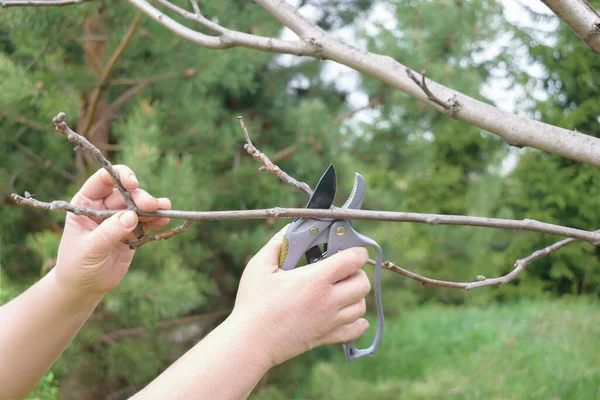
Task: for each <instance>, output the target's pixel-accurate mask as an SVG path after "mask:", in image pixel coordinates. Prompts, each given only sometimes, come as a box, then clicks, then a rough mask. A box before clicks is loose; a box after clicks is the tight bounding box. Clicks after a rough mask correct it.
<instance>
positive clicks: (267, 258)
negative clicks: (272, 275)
mask: <svg viewBox="0 0 600 400" xmlns="http://www.w3.org/2000/svg"><path fill="white" fill-rule="evenodd" d="M288 226H289V224H288V225H286V226H284V227H283V228H281V230H280V231H279V232H277V233H276V234H275V235H274V236H273V237H272V238H271V240H269V241H268V242H267V244H265V245H264V246H263V248H262V249H260V250H259V251H258V253H256V254H255V255H254V257H252V259H251V260H250V262H249V263H248V266H249V267H250V266H251V265H259V266H269V270H270V271H272V267H273V266H275V267H277V265H278V264H279V254H281V246H282V245H283V236H284V235H285V231H286V230H287V228H288ZM275 269H277V268H275Z"/></svg>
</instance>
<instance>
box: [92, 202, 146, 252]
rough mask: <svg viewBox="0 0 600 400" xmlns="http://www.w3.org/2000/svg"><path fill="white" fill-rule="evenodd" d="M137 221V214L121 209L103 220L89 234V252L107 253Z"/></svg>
mask: <svg viewBox="0 0 600 400" xmlns="http://www.w3.org/2000/svg"><path fill="white" fill-rule="evenodd" d="M137 222H138V217H137V214H136V213H134V212H133V211H123V212H120V213H117V214H115V215H113V216H112V217H110V218H108V219H107V220H105V221H103V222H102V223H101V224H100V225H99V226H98V227H97V228H96V229H94V230H93V231H92V233H91V234H90V237H89V240H90V248H89V250H90V252H91V253H94V254H96V255H98V254H100V255H102V254H107V253H108V252H109V251H110V250H111V249H112V248H113V247H114V246H115V245H117V244H118V243H119V242H120V241H121V240H123V239H125V238H126V237H127V235H129V234H130V233H131V232H132V231H133V230H134V229H135V227H136V225H137Z"/></svg>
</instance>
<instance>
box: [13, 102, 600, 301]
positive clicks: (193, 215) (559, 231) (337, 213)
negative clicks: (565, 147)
mask: <svg viewBox="0 0 600 400" xmlns="http://www.w3.org/2000/svg"><path fill="white" fill-rule="evenodd" d="M238 118H239V120H240V124H241V127H242V130H243V132H244V135H245V137H246V141H247V143H246V145H245V147H246V146H248V147H252V148H253V149H254V151H252V152H249V153H250V154H251V155H253V156H254V157H255V158H257V159H258V160H259V161H260V162H261V164H263V167H262V168H264V170H267V171H269V172H271V173H273V174H274V175H276V176H277V177H279V178H280V179H282V180H283V181H285V182H288V183H291V184H293V185H294V186H295V187H296V188H298V189H300V190H303V191H304V192H305V193H306V194H308V195H311V194H312V189H310V187H309V186H308V185H306V184H304V185H306V187H307V188H308V190H306V188H302V187H301V185H298V184H297V183H298V181H296V180H295V179H294V178H292V177H291V176H289V175H288V174H286V173H285V172H283V171H282V170H281V169H280V168H279V167H278V166H277V165H275V164H274V163H273V162H271V160H269V158H268V157H267V156H266V155H265V154H264V153H262V152H260V151H259V150H258V149H256V148H255V147H254V145H253V144H252V140H251V139H250V134H249V133H248V130H247V129H246V126H245V124H244V122H243V120H242V118H241V117H238ZM53 121H54V124H55V126H56V130H58V131H59V132H60V133H61V134H62V135H63V136H66V137H67V139H69V140H70V141H72V142H75V143H77V144H78V147H81V148H83V149H84V150H86V151H88V152H90V153H91V154H93V155H94V157H95V158H96V159H97V160H98V161H99V162H100V163H101V164H102V166H103V167H104V168H105V169H106V170H107V171H108V172H109V173H110V174H111V176H112V177H113V180H114V182H115V184H116V185H117V187H118V188H119V190H122V191H121V193H122V194H123V197H124V198H125V201H126V203H127V205H128V209H131V210H133V211H135V212H137V213H138V215H139V216H142V217H166V218H183V219H185V223H184V224H183V225H181V226H179V227H176V228H173V229H170V230H168V231H165V232H161V233H158V234H153V235H144V233H143V230H142V231H141V234H140V235H137V240H133V241H128V244H129V245H130V247H132V248H136V247H139V246H141V245H143V244H145V243H148V242H151V241H154V240H160V239H168V238H170V237H172V236H174V235H176V234H179V233H182V232H185V231H186V230H187V229H188V228H189V227H190V225H191V224H192V221H197V220H234V219H254V218H288V217H295V218H298V217H300V218H319V219H345V220H360V219H362V220H377V221H400V222H417V223H427V224H432V225H436V224H446V225H467V226H484V227H492V228H500V229H519V230H529V231H539V232H543V233H549V234H556V235H562V236H569V237H570V239H566V240H563V241H561V242H558V243H555V244H554V245H552V246H548V247H547V248H545V249H542V250H538V251H536V252H535V253H533V254H532V255H530V256H528V257H526V258H524V259H520V260H517V262H516V263H515V269H514V270H513V271H511V272H510V273H509V274H507V275H505V276H503V277H500V278H493V279H489V280H488V279H486V278H483V279H481V280H479V281H478V282H469V283H467V282H450V281H441V280H437V279H431V278H426V277H423V276H420V275H418V274H415V273H413V272H411V271H408V270H405V269H403V268H401V267H399V266H397V265H395V264H394V263H392V262H390V261H385V262H384V264H383V267H384V268H386V269H388V270H390V271H393V272H396V273H398V274H400V275H403V276H407V277H409V278H411V279H414V280H416V281H419V282H421V283H422V284H424V285H435V286H443V287H455V288H462V289H466V290H468V289H472V288H475V287H481V286H488V285H500V284H504V283H506V282H509V281H510V280H512V279H514V278H515V277H516V276H518V275H519V274H520V273H521V272H522V271H523V270H524V269H525V268H526V267H527V265H528V264H529V263H531V262H533V261H535V260H537V259H538V258H540V257H543V256H545V255H547V254H550V253H552V252H554V251H556V250H558V249H560V248H562V247H564V246H566V245H568V244H570V243H573V242H574V241H575V240H584V241H587V242H589V243H591V244H593V245H598V244H600V231H596V232H588V231H583V230H579V229H574V228H568V227H564V226H558V225H553V224H547V223H543V222H539V221H534V220H523V221H516V220H503V219H497V218H482V217H470V216H456V215H441V214H419V213H403V212H386V211H366V210H352V209H341V208H334V209H329V210H319V209H307V208H301V209H293V208H290V209H286V208H272V209H266V210H232V211H212V212H210V211H208V212H201V211H178V210H159V211H156V212H153V213H147V212H143V211H141V210H139V209H138V208H137V207H136V206H135V203H133V199H131V195H130V193H129V192H127V191H126V190H125V189H124V188H123V186H122V184H121V182H120V180H119V176H118V173H117V171H116V170H114V168H113V167H112V165H111V164H110V162H109V161H108V160H107V159H106V158H105V157H104V156H103V155H102V153H101V152H100V151H99V150H98V149H97V148H95V147H94V145H92V144H91V143H90V142H89V141H88V140H87V139H85V138H84V137H82V136H80V135H78V134H77V133H76V132H74V131H73V130H71V128H69V126H68V125H67V124H66V122H65V114H64V113H59V114H58V115H57V116H56V117H55V118H54V120H53ZM282 177H283V178H282ZM294 182H296V184H294ZM123 191H124V192H123ZM11 197H12V199H13V200H14V201H15V202H16V203H17V204H23V205H28V206H31V207H36V208H44V209H48V210H64V211H67V212H72V213H74V214H77V215H86V216H90V217H95V218H98V219H106V218H109V217H110V216H112V215H114V214H115V213H117V212H120V211H121V210H95V209H90V208H86V207H81V206H77V205H74V204H70V203H68V202H66V201H61V200H55V201H52V202H50V203H45V202H41V201H38V200H36V199H34V198H33V197H32V196H31V195H30V194H29V193H28V192H25V196H24V197H21V196H19V195H17V194H16V193H13V194H12V195H11ZM138 227H139V226H138ZM369 263H371V264H374V261H373V260H369Z"/></svg>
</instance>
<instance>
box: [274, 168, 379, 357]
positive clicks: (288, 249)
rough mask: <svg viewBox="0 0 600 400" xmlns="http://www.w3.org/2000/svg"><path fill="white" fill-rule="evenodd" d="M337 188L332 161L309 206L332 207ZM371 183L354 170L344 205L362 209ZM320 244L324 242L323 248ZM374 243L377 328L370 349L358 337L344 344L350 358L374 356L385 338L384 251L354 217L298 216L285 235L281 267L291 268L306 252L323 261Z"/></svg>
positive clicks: (309, 259) (313, 259)
mask: <svg viewBox="0 0 600 400" xmlns="http://www.w3.org/2000/svg"><path fill="white" fill-rule="evenodd" d="M336 188H337V179H336V175H335V169H334V168H333V165H330V166H329V168H327V170H326V171H325V173H324V174H323V175H322V176H321V179H320V180H319V183H318V184H317V187H316V188H315V191H314V193H313V195H312V196H311V198H310V200H309V201H308V204H307V205H306V208H319V209H330V208H332V207H335V206H333V200H334V197H335V192H336ZM366 188H367V184H366V182H365V179H364V178H363V177H362V175H360V174H359V173H355V174H354V186H353V188H352V193H351V194H350V197H349V198H348V200H346V202H345V203H344V205H343V206H342V208H349V209H355V210H358V209H360V207H361V206H362V202H363V199H364V197H365V191H366ZM320 245H323V248H322V249H321V247H320ZM358 246H365V247H372V248H373V249H375V251H376V252H377V260H376V263H375V278H374V279H375V282H374V285H373V290H374V293H375V303H376V307H377V332H376V333H375V338H374V339H373V343H372V344H371V345H370V346H369V347H368V348H366V349H357V348H356V347H355V345H354V341H353V340H352V341H349V342H346V343H344V344H343V347H344V354H345V355H346V360H347V361H352V360H355V359H357V358H360V357H363V356H372V355H373V354H374V353H375V351H376V350H377V348H378V347H379V343H380V342H381V337H382V335H383V309H382V306H381V263H382V262H383V251H382V250H381V247H379V245H378V244H377V242H375V241H374V240H373V239H371V238H368V237H366V236H363V235H361V234H360V233H358V232H356V231H355V230H354V228H352V221H348V220H333V219H316V218H314V219H313V218H296V219H295V220H294V222H292V223H291V224H290V226H289V227H288V229H287V231H286V232H285V236H284V238H283V246H282V249H281V254H280V256H279V268H281V269H283V270H290V269H293V268H295V267H296V264H297V263H298V262H299V261H300V258H301V257H302V255H305V256H306V261H307V263H308V264H312V263H314V262H317V261H320V260H322V259H324V258H327V257H328V256H330V255H332V254H335V253H337V252H340V251H342V250H345V249H348V248H350V247H358Z"/></svg>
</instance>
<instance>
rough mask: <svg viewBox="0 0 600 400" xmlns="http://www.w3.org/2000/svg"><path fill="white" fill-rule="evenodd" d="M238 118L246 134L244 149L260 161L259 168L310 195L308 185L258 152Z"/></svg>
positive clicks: (240, 118)
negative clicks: (260, 165)
mask: <svg viewBox="0 0 600 400" xmlns="http://www.w3.org/2000/svg"><path fill="white" fill-rule="evenodd" d="M238 120H239V121H240V125H241V126H242V130H243V131H244V135H245V136H246V144H245V145H244V149H245V150H246V151H247V152H248V154H250V155H251V156H253V157H254V158H256V159H257V160H259V161H260V163H261V164H262V167H260V170H261V171H268V172H270V173H272V174H273V175H275V176H276V177H278V178H279V179H281V180H282V181H284V182H285V183H289V184H290V185H292V186H294V187H295V188H297V189H300V190H301V191H303V192H304V193H306V194H307V195H309V196H312V194H313V191H312V189H311V188H310V186H308V185H307V184H306V183H304V182H299V181H297V180H296V179H294V178H292V177H291V176H289V175H288V174H287V173H285V172H284V171H283V170H282V169H281V168H279V167H278V166H277V165H275V164H273V162H272V161H271V160H269V157H267V156H266V155H265V154H264V153H262V152H260V151H259V150H258V149H257V148H256V147H254V145H253V144H252V141H251V140H250V135H249V134H248V130H247V129H246V124H244V119H243V118H242V117H238Z"/></svg>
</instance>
